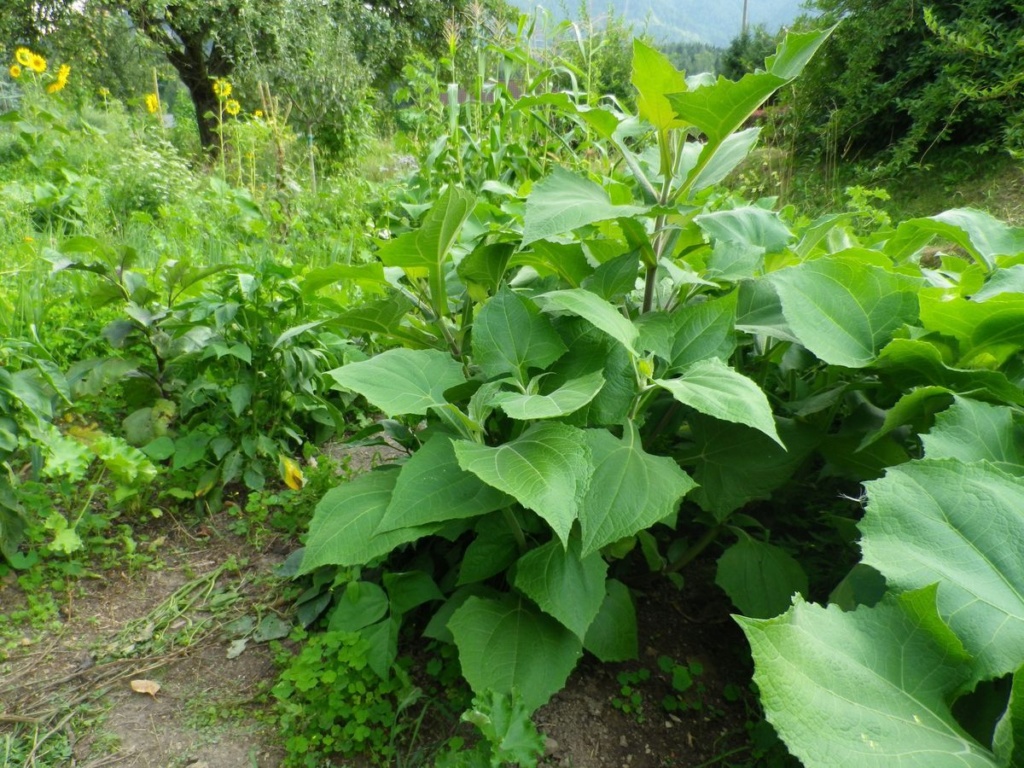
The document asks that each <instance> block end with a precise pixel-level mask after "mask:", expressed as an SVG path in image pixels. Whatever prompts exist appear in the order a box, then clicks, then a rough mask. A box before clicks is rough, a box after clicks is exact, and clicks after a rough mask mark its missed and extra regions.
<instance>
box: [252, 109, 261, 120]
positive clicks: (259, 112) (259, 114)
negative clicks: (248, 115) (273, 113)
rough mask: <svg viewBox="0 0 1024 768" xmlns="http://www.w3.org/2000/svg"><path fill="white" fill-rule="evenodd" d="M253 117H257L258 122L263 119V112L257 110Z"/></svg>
mask: <svg viewBox="0 0 1024 768" xmlns="http://www.w3.org/2000/svg"><path fill="white" fill-rule="evenodd" d="M252 116H253V117H255V118H256V119H257V120H260V119H261V118H262V117H263V110H262V109H257V110H256V111H255V112H253V113H252Z"/></svg>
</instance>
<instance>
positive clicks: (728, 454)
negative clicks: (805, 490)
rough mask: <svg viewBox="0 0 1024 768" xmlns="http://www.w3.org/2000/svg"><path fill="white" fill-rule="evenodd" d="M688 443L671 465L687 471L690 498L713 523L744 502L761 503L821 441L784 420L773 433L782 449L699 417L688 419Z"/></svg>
mask: <svg viewBox="0 0 1024 768" xmlns="http://www.w3.org/2000/svg"><path fill="white" fill-rule="evenodd" d="M689 422H690V432H691V434H692V438H693V444H692V445H691V446H688V447H686V448H684V449H681V450H680V451H678V452H677V455H676V460H677V461H679V463H680V464H683V465H684V466H690V467H693V478H694V480H696V481H697V483H698V487H697V490H695V491H694V492H693V495H692V496H691V497H690V498H691V499H692V500H693V501H695V502H697V504H699V505H700V507H701V509H703V510H705V511H706V512H710V513H711V514H712V515H714V517H715V519H716V520H718V521H719V522H721V521H723V520H725V519H726V518H727V517H728V516H729V514H730V513H731V512H733V511H735V510H737V509H739V508H740V507H742V506H743V505H744V504H746V503H747V502H748V501H753V500H754V499H766V498H768V497H769V496H770V495H771V493H772V491H774V490H775V489H776V488H779V487H781V486H782V485H783V484H784V483H785V482H786V481H787V480H789V478H790V477H792V475H793V473H794V472H796V470H797V469H798V468H799V467H800V465H801V464H802V463H803V461H804V459H806V458H807V456H808V454H810V452H811V451H812V450H814V448H815V447H816V446H817V444H818V443H819V442H820V441H821V438H822V436H821V434H820V433H819V432H818V430H816V429H813V428H811V427H808V426H806V425H802V424H800V423H799V422H792V421H788V420H785V419H779V420H778V429H779V433H780V434H781V436H782V438H783V441H784V442H785V444H786V450H783V449H782V448H781V447H780V446H779V445H778V444H777V443H775V442H774V441H773V440H771V439H770V438H768V437H767V436H766V435H764V434H762V433H761V432H758V431H756V430H753V429H750V428H749V427H745V426H743V425H741V424H730V423H728V422H723V421H719V420H718V419H712V418H710V417H707V416H701V415H700V414H693V415H692V416H690V418H689Z"/></svg>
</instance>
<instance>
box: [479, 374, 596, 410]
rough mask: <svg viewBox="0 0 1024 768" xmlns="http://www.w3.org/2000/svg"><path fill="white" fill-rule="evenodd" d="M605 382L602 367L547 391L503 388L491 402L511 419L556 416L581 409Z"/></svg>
mask: <svg viewBox="0 0 1024 768" xmlns="http://www.w3.org/2000/svg"><path fill="white" fill-rule="evenodd" d="M603 386H604V376H602V375H601V372H600V371H594V372H593V373H588V374H586V375H584V376H581V377H579V378H577V379H570V380H569V381H567V382H565V383H564V384H563V385H562V386H560V387H559V388H558V389H556V390H555V391H554V392H550V393H548V394H546V395H525V394H521V393H518V392H502V393H500V394H498V395H496V396H495V397H494V398H493V399H492V400H491V403H492V404H493V405H497V406H499V407H500V408H501V409H502V410H503V411H504V412H505V413H506V415H508V417H509V418H511V419H520V420H526V419H555V418H560V417H562V416H567V415H568V414H570V413H574V412H575V411H578V410H579V409H580V408H582V407H583V406H585V405H586V404H587V403H589V402H590V401H591V400H593V399H594V398H595V397H597V393H598V392H600V391H601V388H602V387H603Z"/></svg>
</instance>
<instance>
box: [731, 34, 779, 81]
mask: <svg viewBox="0 0 1024 768" xmlns="http://www.w3.org/2000/svg"><path fill="white" fill-rule="evenodd" d="M778 42H779V41H778V38H777V36H776V35H771V34H769V33H768V30H767V29H765V27H764V25H763V24H756V25H754V27H753V28H745V29H744V30H743V31H742V32H740V34H739V35H738V36H737V37H735V38H733V40H732V42H731V43H729V47H728V48H726V49H725V53H723V54H722V74H723V75H725V77H728V78H729V79H730V80H739V79H740V78H741V77H743V76H744V75H745V74H747V73H748V72H753V71H754V70H755V69H757V68H759V67H762V66H764V60H765V59H766V58H767V57H768V56H771V55H772V54H773V53H775V46H777V45H778Z"/></svg>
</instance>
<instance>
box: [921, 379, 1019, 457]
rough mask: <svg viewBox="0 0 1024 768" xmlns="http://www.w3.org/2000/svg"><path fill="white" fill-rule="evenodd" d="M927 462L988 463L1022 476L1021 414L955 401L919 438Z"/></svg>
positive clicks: (958, 399) (1005, 409) (992, 406)
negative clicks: (944, 460) (937, 460)
mask: <svg viewBox="0 0 1024 768" xmlns="http://www.w3.org/2000/svg"><path fill="white" fill-rule="evenodd" d="M921 443H922V444H923V445H924V455H925V456H926V457H927V458H929V459H959V460H960V461H963V462H972V461H990V462H992V464H994V465H995V466H996V467H998V468H999V469H1001V470H1003V471H1004V472H1009V473H1010V474H1012V475H1024V420H1022V418H1021V412H1020V411H1019V410H1016V409H1014V408H1008V407H1006V406H998V405H989V404H988V403H981V402H978V401H977V400H969V399H967V398H963V397H956V398H954V401H953V406H952V407H951V408H949V409H947V410H945V411H943V412H942V413H940V414H939V415H938V416H937V417H936V419H935V426H934V427H933V428H932V430H931V432H929V433H928V434H926V435H921Z"/></svg>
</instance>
